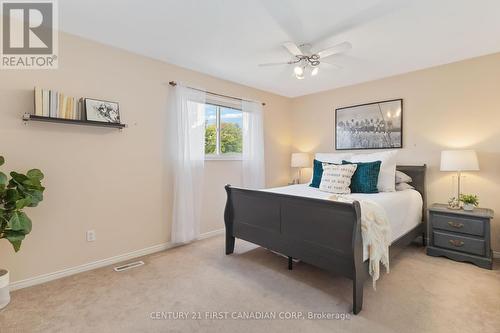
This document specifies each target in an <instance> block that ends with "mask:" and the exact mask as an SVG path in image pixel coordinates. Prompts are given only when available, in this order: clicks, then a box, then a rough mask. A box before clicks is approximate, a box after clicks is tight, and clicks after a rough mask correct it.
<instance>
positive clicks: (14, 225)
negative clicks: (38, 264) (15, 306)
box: [0, 156, 45, 309]
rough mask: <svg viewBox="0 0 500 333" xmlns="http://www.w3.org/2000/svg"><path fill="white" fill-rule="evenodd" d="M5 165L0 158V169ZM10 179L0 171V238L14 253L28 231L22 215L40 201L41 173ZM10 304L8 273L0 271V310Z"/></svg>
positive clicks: (28, 223) (11, 175) (29, 229)
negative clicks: (7, 242)
mask: <svg viewBox="0 0 500 333" xmlns="http://www.w3.org/2000/svg"><path fill="white" fill-rule="evenodd" d="M4 163H5V159H4V158H3V156H0V166H2V165H3V164H4ZM9 175H10V177H7V175H6V174H4V173H3V172H1V171H0V239H2V238H3V239H6V240H8V241H9V242H10V243H11V244H12V247H13V248H14V251H15V252H18V251H19V249H20V248H21V243H22V241H23V239H24V238H25V237H26V235H27V234H29V233H30V232H31V220H30V219H29V217H28V215H26V213H25V212H24V209H25V208H26V207H36V206H38V203H39V202H41V201H42V200H43V191H44V190H45V187H43V186H42V183H41V181H42V179H43V173H42V172H41V171H40V170H38V169H31V170H29V171H28V172H27V173H26V174H22V173H17V172H14V171H12V172H11V173H10V174H9ZM9 301H10V295H9V271H8V270H6V269H1V268H0V309H1V308H3V307H5V306H6V305H7V304H8V303H9Z"/></svg>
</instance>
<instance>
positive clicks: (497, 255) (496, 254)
mask: <svg viewBox="0 0 500 333" xmlns="http://www.w3.org/2000/svg"><path fill="white" fill-rule="evenodd" d="M493 258H495V259H498V258H500V251H493Z"/></svg>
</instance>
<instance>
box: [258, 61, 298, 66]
mask: <svg viewBox="0 0 500 333" xmlns="http://www.w3.org/2000/svg"><path fill="white" fill-rule="evenodd" d="M290 64H292V62H290V61H286V62H270V63H267V64H259V67H269V66H279V65H290Z"/></svg>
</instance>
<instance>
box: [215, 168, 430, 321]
mask: <svg viewBox="0 0 500 333" xmlns="http://www.w3.org/2000/svg"><path fill="white" fill-rule="evenodd" d="M397 170H399V171H402V172H404V173H406V174H407V175H409V176H410V177H411V178H412V179H413V182H412V186H413V187H414V188H415V190H405V191H401V192H392V193H378V194H352V196H353V198H354V199H355V201H354V202H352V203H346V202H339V201H331V200H326V199H327V198H328V197H329V196H330V194H328V193H326V194H325V193H322V192H321V191H319V190H317V189H313V188H308V186H306V185H295V186H286V187H281V188H274V189H267V190H250V189H243V188H237V187H232V186H231V185H226V187H225V188H226V193H227V202H226V207H225V211H224V222H225V227H226V254H228V255H229V254H232V253H233V251H234V246H235V239H236V238H240V239H243V240H246V241H249V242H251V243H254V244H257V245H260V246H262V247H265V248H268V249H270V250H273V251H276V252H279V253H282V254H284V255H285V256H288V258H289V268H291V267H290V265H291V259H292V258H296V259H300V260H301V261H304V262H306V263H309V264H312V265H315V266H317V267H319V268H322V269H325V270H328V271H330V272H333V273H335V274H340V275H342V276H345V277H347V278H349V279H351V280H352V281H353V313H354V314H358V313H359V312H360V311H361V309H362V305H363V285H364V282H365V281H366V280H367V279H368V278H369V274H368V261H367V260H366V259H367V251H366V249H365V248H364V246H363V240H362V237H361V221H360V219H361V211H360V204H359V202H358V201H357V200H362V199H363V196H371V197H369V198H370V199H371V200H373V199H375V200H373V201H376V202H378V203H379V204H380V205H381V206H383V207H384V208H385V210H386V212H387V214H388V218H389V223H390V224H391V227H392V236H393V237H392V239H393V241H392V244H391V246H390V249H389V251H390V256H391V257H393V256H394V255H396V254H397V253H398V252H399V251H400V250H401V249H402V248H403V247H405V246H407V245H408V244H409V243H411V242H412V241H413V240H415V238H417V237H419V236H422V241H423V242H425V239H426V237H425V231H426V227H425V214H424V208H425V207H426V197H425V170H426V166H425V165H423V166H398V167H397ZM402 192H405V193H402ZM417 192H418V193H417ZM394 201H395V202H396V203H394ZM391 202H392V204H391ZM311 226H314V228H312V227H311Z"/></svg>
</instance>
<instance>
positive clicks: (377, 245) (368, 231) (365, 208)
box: [329, 195, 391, 289]
mask: <svg viewBox="0 0 500 333" xmlns="http://www.w3.org/2000/svg"><path fill="white" fill-rule="evenodd" d="M329 199H330V200H333V201H341V202H353V201H354V200H353V199H352V198H349V197H344V196H338V195H332V196H331V197H330V198H329ZM357 201H358V202H359V204H360V206H361V236H362V238H363V245H364V246H367V248H368V258H369V260H370V263H369V268H370V269H369V273H370V275H371V277H372V281H373V289H375V287H376V281H377V280H378V278H379V277H380V263H382V265H384V266H385V268H386V271H387V273H389V246H390V245H391V227H390V225H389V220H388V218H387V214H386V212H385V210H384V208H382V207H381V206H380V205H379V204H377V203H376V202H373V201H370V200H357Z"/></svg>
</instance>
